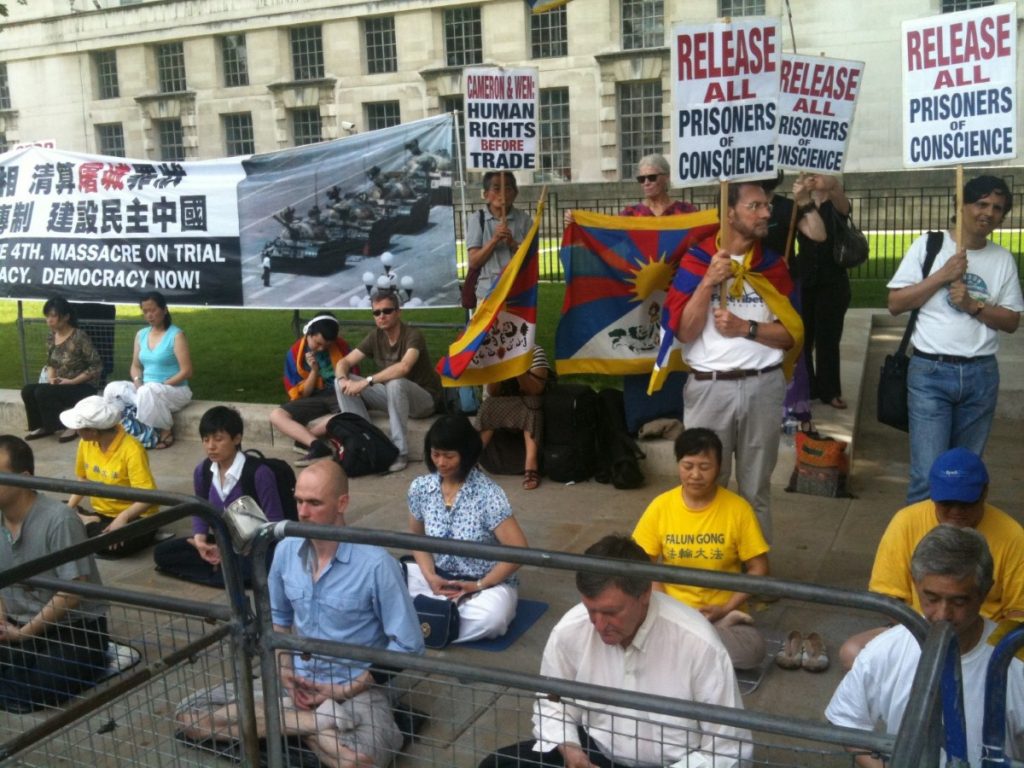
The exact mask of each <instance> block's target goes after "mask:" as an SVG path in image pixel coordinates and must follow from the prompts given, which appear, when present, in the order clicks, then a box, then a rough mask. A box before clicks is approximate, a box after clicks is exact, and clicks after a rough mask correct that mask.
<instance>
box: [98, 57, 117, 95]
mask: <svg viewBox="0 0 1024 768" xmlns="http://www.w3.org/2000/svg"><path fill="white" fill-rule="evenodd" d="M92 63H93V67H94V68H95V70H96V98H97V99H116V98H117V97H118V96H120V95H121V90H120V88H118V85H117V51H97V52H96V53H94V54H93V55H92Z"/></svg>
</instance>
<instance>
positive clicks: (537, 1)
mask: <svg viewBox="0 0 1024 768" xmlns="http://www.w3.org/2000/svg"><path fill="white" fill-rule="evenodd" d="M568 2H569V0H526V5H527V6H528V7H529V9H530V10H531V11H532V12H533V13H544V11H550V10H551V9H552V8H558V7H559V6H562V5H566V4H567V3H568Z"/></svg>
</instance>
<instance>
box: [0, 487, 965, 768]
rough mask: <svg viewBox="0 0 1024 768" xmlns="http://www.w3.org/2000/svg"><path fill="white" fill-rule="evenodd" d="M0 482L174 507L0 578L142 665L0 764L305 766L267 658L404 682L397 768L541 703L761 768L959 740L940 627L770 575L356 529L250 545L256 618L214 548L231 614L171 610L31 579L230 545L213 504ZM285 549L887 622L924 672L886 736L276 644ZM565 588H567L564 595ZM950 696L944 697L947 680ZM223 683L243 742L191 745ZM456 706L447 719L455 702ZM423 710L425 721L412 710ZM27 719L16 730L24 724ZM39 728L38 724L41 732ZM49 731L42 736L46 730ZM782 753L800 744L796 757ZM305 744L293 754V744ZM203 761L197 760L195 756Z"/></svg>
mask: <svg viewBox="0 0 1024 768" xmlns="http://www.w3.org/2000/svg"><path fill="white" fill-rule="evenodd" d="M0 484H6V485H16V486H20V487H31V488H37V489H42V490H50V491H55V492H60V493H84V494H87V495H95V494H102V495H107V496H111V497H115V498H120V499H127V500H133V501H136V500H138V501H147V502H151V503H158V504H163V505H173V506H171V508H170V509H166V510H163V511H161V512H159V513H157V514H156V515H154V516H152V517H150V518H146V519H144V520H141V521H137V522H135V523H132V525H130V526H126V527H125V528H123V529H121V530H119V531H117V532H115V533H112V534H107V535H105V536H102V537H97V538H96V539H92V540H90V541H87V542H84V543H82V544H80V545H76V546H73V547H69V548H67V549H65V550H62V551H60V552H55V553H51V554H49V555H47V556H45V557H43V558H39V559H37V560H35V561H33V562H31V563H26V564H24V565H22V566H19V567H17V568H9V569H7V570H4V571H0V588H3V587H6V586H9V585H11V584H14V583H20V582H24V581H25V580H26V579H37V581H36V583H37V584H38V585H40V586H42V585H47V586H50V587H51V588H52V587H54V586H56V585H60V588H61V589H63V590H64V591H68V592H72V593H76V594H81V595H85V596H88V597H91V598H92V599H101V600H104V601H105V602H107V603H108V605H109V615H110V617H111V636H112V638H115V639H116V641H117V643H118V644H123V645H125V646H127V647H128V648H129V649H130V650H129V651H128V654H129V656H131V655H132V654H131V651H132V650H134V651H136V652H138V654H139V656H140V662H142V661H144V662H145V663H144V664H142V665H141V666H140V667H139V669H138V670H133V669H131V668H128V669H125V670H120V669H119V670H117V671H115V673H114V674H113V675H112V676H111V679H110V680H108V681H105V682H103V683H101V684H100V685H99V686H97V687H96V688H93V689H91V690H89V691H87V692H86V693H84V694H82V695H81V696H80V697H78V698H76V699H75V700H74V701H73V702H72V703H71V705H70V706H68V707H66V708H62V709H53V710H52V711H48V712H43V713H31V714H30V715H14V714H10V713H0V739H2V740H3V742H2V743H0V760H15V761H16V763H15V764H23V765H69V766H78V765H81V766H92V767H93V768H95V767H96V766H106V765H193V764H197V765H199V764H206V763H205V762H203V760H205V759H207V757H208V755H207V752H206V751H204V750H211V749H212V750H216V751H217V752H218V753H226V754H229V755H233V756H234V757H235V759H240V760H242V761H243V762H244V763H245V764H247V765H257V764H260V763H261V762H266V763H267V764H269V765H272V766H283V765H303V764H305V763H304V762H303V761H304V760H305V759H306V756H304V754H303V751H302V750H301V749H296V748H295V746H296V745H292V746H291V747H289V746H288V744H287V743H284V742H282V741H281V740H280V739H279V738H278V736H279V735H280V719H279V715H280V707H279V699H278V692H279V685H278V674H277V672H278V668H277V657H276V651H277V650H279V649H284V650H290V651H294V652H298V653H313V654H320V655H324V654H326V655H330V656H334V657H338V658H342V659H356V660H365V661H369V662H370V663H372V664H376V665H382V666H388V667H395V666H397V667H399V668H403V669H404V672H403V673H402V675H400V676H399V682H397V683H395V684H394V687H393V689H391V690H389V691H388V694H389V695H390V697H391V699H392V700H395V699H396V698H397V699H399V700H400V703H399V704H398V706H397V708H396V720H397V717H398V714H399V713H402V712H404V713H406V714H407V715H408V716H409V717H408V718H407V721H408V722H411V721H414V720H415V719H416V718H417V717H419V718H420V719H422V720H423V721H425V722H424V724H423V726H422V727H421V728H419V729H416V728H413V727H412V726H411V725H407V726H406V728H405V730H406V732H407V735H410V736H411V735H412V732H413V731H418V735H417V736H416V738H415V740H414V741H413V743H412V745H411V746H409V745H406V748H405V749H404V750H403V751H402V753H401V755H396V760H395V761H394V762H395V763H396V764H398V765H403V766H404V765H417V766H419V765H430V766H453V765H458V766H462V765H465V766H473V765H476V763H477V762H479V760H481V759H482V758H483V757H485V756H486V754H487V753H488V752H489V751H491V750H492V749H494V747H496V746H498V745H500V744H503V743H509V742H513V741H516V740H518V739H520V738H523V737H524V736H526V735H528V720H529V710H530V708H531V707H532V703H533V701H534V700H535V698H536V696H537V695H544V696H558V697H567V698H570V699H572V700H582V701H585V702H591V704H588V706H594V705H596V706H618V707H628V708H632V709H638V710H640V711H641V712H647V713H651V714H652V715H654V714H657V715H671V716H676V717H685V718H691V719H695V720H699V721H704V722H717V723H722V724H725V725H733V726H737V727H740V728H746V729H749V730H750V731H751V732H752V733H753V734H754V740H753V743H752V746H753V754H754V760H755V763H754V764H755V765H850V764H851V763H850V759H851V758H850V756H849V755H848V754H847V753H846V752H845V747H846V746H852V747H854V748H857V749H863V750H866V751H869V752H871V753H877V754H880V755H883V756H886V757H887V758H888V759H889V761H890V762H891V764H892V765H899V766H925V765H934V764H935V761H936V760H937V759H938V749H939V745H940V743H941V741H942V727H943V726H942V723H943V718H942V717H941V716H940V709H939V707H940V704H942V705H943V706H944V708H945V712H946V719H945V722H946V726H945V727H946V730H947V731H951V732H952V733H953V734H954V735H955V734H956V733H959V734H960V736H961V737H962V721H961V722H959V724H958V723H957V721H958V720H959V717H958V716H957V712H962V704H959V685H958V684H957V683H958V681H959V665H958V664H957V662H956V658H957V657H956V655H955V652H954V650H953V649H954V647H955V636H954V633H953V631H952V628H951V627H950V626H949V625H947V624H939V625H936V626H934V627H931V628H929V627H928V625H927V622H925V620H924V619H923V618H922V617H921V616H919V615H918V614H915V613H914V612H913V611H912V610H911V609H910V608H908V607H907V606H905V605H903V604H902V603H899V602H898V601H895V600H892V599H890V598H886V597H883V596H880V595H874V594H871V593H867V592H857V591H853V590H841V589H834V588H826V587H820V586H816V585H812V584H804V583H799V582H792V581H784V580H778V579H772V578H768V577H750V576H744V575H737V574H720V573H713V572H709V571H701V570H693V569H683V568H675V567H672V566H664V565H655V564H646V563H627V562H623V561H618V560H609V559H604V558H594V557H588V556H583V555H573V554H567V553H563V552H554V551H547V550H537V549H525V548H513V547H503V546H495V545H486V544H477V543H470V542H461V541H453V540H446V539H434V538H428V537H421V536H414V535H411V534H407V533H394V532H389V531H380V530H370V529H361V528H348V527H343V528H328V527H323V526H317V525H310V524H303V523H295V522H286V523H278V524H275V525H269V526H266V527H264V529H263V530H262V531H261V532H260V534H259V535H258V536H257V538H256V542H255V546H254V551H253V555H252V556H253V557H254V559H255V562H254V567H253V573H254V579H255V586H254V593H253V594H254V597H255V606H252V605H251V604H250V602H249V598H248V597H247V596H246V595H245V594H244V593H243V592H242V591H241V589H240V586H239V584H240V582H239V578H238V575H239V563H238V557H237V556H236V555H235V554H234V553H233V552H231V550H230V549H229V548H228V547H224V551H223V554H224V559H223V565H224V569H225V580H226V582H227V584H228V588H227V598H228V600H227V603H228V604H227V606H226V607H218V606H217V605H216V603H214V604H211V603H196V602H195V601H189V600H183V599H180V598H177V597H160V596H158V595H153V594H147V593H145V592H140V591H133V590H119V589H112V588H110V587H102V586H88V585H84V584H82V583H81V582H52V581H44V580H40V579H39V577H38V574H40V573H41V572H43V571H44V570H46V569H47V568H50V567H52V566H54V565H56V564H57V563H60V562H67V561H70V560H73V559H77V558H79V557H82V556H84V555H85V554H87V553H89V552H95V551H97V550H98V549H100V548H101V547H104V546H106V545H108V544H110V543H112V542H114V541H123V540H125V539H127V538H131V537H132V536H135V535H143V534H145V533H146V532H148V531H150V530H152V529H153V528H155V527H158V526H160V525H164V524H167V523H169V522H172V521H175V520H178V519H181V518H182V517H185V516H187V515H190V514H199V515H201V516H203V517H204V518H205V519H207V520H208V521H209V522H210V524H211V525H212V526H213V527H214V530H215V531H216V533H217V535H218V539H219V540H221V541H225V542H226V541H228V540H229V535H228V533H227V530H226V527H225V524H224V522H223V519H222V517H221V515H220V513H218V512H216V511H215V510H213V509H212V508H211V507H209V506H208V505H207V504H205V503H202V502H199V501H197V500H196V499H194V498H192V497H188V496H184V495H180V494H170V493H163V492H159V491H138V490H133V489H125V488H113V487H111V486H106V485H101V486H97V485H95V484H92V483H82V482H77V481H67V480H58V479H50V478H35V477H29V476H25V475H12V474H3V473H0ZM286 536H299V537H305V538H318V539H328V540H336V541H351V542H357V543H365V544H375V545H379V546H383V547H388V548H391V549H399V550H403V551H408V550H411V549H419V550H424V551H429V552H435V553H451V554H458V555H466V556H475V557H483V558H486V559H490V560H503V561H513V562H518V563H521V564H524V565H528V566H533V567H537V568H544V569H553V570H555V571H558V572H564V571H570V572H571V571H577V570H584V571H592V572H599V573H612V574H629V575H642V576H646V577H649V578H651V579H652V580H659V581H668V582H685V583H692V584H695V585H698V586H709V587H716V588H721V589H728V590H740V591H744V592H750V591H756V592H758V593H760V594H765V595H778V596H784V597H787V598H789V599H794V600H802V601H808V602H812V603H818V604H828V605H836V606H843V607H849V608H856V609H860V610H869V611H873V612H878V613H882V614H884V615H886V616H888V617H890V618H891V619H893V620H895V621H900V622H902V623H904V624H906V625H907V626H908V627H909V628H910V629H911V630H912V631H913V632H914V633H915V635H916V636H917V637H918V638H919V639H921V640H923V641H924V647H923V652H922V659H921V663H920V665H919V668H918V672H917V676H916V678H915V683H914V686H913V690H912V693H911V700H910V702H909V704H908V707H907V713H906V715H905V716H904V720H903V723H902V725H901V727H900V729H899V732H898V733H897V734H896V735H895V736H888V735H884V734H878V733H871V732H863V731H854V730H849V729H842V728H835V727H833V726H830V725H827V724H824V723H822V722H820V721H818V720H804V719H800V718H796V717H793V716H791V715H786V714H782V713H764V712H754V711H746V710H738V709H730V708H723V707H712V706H709V705H706V704H702V703H700V702H691V701H683V700H676V699H671V698H665V697H659V696H649V695H645V694H642V693H634V692H629V691H623V690H616V689H610V688H603V687H599V686H591V685H585V684H582V683H575V682H572V681H566V680H555V679H550V678H543V677H540V676H538V675H536V674H533V670H532V669H531V670H522V669H515V670H510V669H501V668H496V666H495V665H486V666H485V665H480V664H474V663H469V662H467V661H466V660H465V659H464V658H460V657H459V654H458V650H457V649H451V650H450V651H446V652H444V653H442V654H430V655H428V656H424V657H410V656H408V655H406V654H396V653H391V652H388V651H383V650H377V649H372V648H364V647H357V646H349V645H344V644H340V643H335V642H331V641H328V640H320V639H312V638H302V637H297V636H294V635H291V634H282V633H279V632H276V631H274V628H273V621H272V616H271V613H270V609H269V597H268V593H267V586H266V585H267V580H266V553H267V548H268V546H269V545H270V543H271V542H272V541H274V540H279V539H281V538H284V537H286ZM567 588H568V589H572V587H569V586H568V585H567ZM253 655H255V656H256V657H257V658H258V660H259V677H260V679H261V681H262V687H263V691H264V697H263V700H262V703H263V708H262V709H261V710H260V711H256V709H255V708H254V707H255V699H254V696H255V692H254V686H253V685H252V682H253V680H254V675H253V669H252V666H251V661H250V660H251V658H252V656H253ZM944 677H945V678H946V680H947V683H946V689H945V696H944V697H940V691H941V690H942V681H943V678H944ZM225 682H229V683H232V685H233V686H234V692H235V694H234V695H235V697H236V700H237V705H238V707H239V715H238V723H239V728H240V731H239V736H241V740H240V741H239V742H236V743H231V744H216V743H204V744H202V745H199V746H201V747H203V749H196V750H193V749H191V748H190V746H191V745H188V743H187V741H186V739H185V736H187V733H186V732H185V730H184V726H185V724H186V721H185V720H184V718H183V714H182V711H183V710H182V707H183V706H184V705H185V704H183V703H187V702H190V701H191V694H193V693H194V692H196V691H201V690H204V689H207V688H216V687H217V686H222V685H223V683H225ZM456 701H457V702H458V704H459V706H457V707H452V706H451V705H450V704H451V702H456ZM420 707H426V711H417V710H419V708H420ZM26 717H27V718H28V719H27V720H26V719H23V718H26ZM37 718H41V719H42V722H39V721H38V720H37ZM48 718H50V719H49V721H48V722H47V719H48ZM257 718H259V719H260V721H261V725H262V728H263V729H264V730H265V733H266V734H267V737H268V738H267V740H266V743H265V745H264V746H262V747H261V746H258V745H257V743H256V733H257ZM787 740H795V741H797V742H798V743H797V744H796V745H793V744H792V743H791V742H787ZM299 746H301V745H299ZM204 755H206V756H207V757H203V756H204Z"/></svg>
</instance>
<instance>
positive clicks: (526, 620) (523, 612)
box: [454, 599, 548, 651]
mask: <svg viewBox="0 0 1024 768" xmlns="http://www.w3.org/2000/svg"><path fill="white" fill-rule="evenodd" d="M547 609H548V604H547V603H542V602H541V601H539V600H522V599H520V600H519V603H518V605H516V617H515V618H514V619H512V623H511V624H509V625H508V632H506V633H505V634H504V635H502V636H501V637H495V638H492V639H490V640H473V641H472V642H469V643H459V644H458V645H457V646H454V647H455V648H476V649H477V650H481V651H504V650H505V649H506V648H508V647H509V646H510V645H512V643H514V642H515V641H516V640H518V639H519V638H520V637H521V636H522V635H523V634H524V633H525V632H526V630H528V629H529V628H530V627H532V626H533V625H534V624H536V623H537V619H539V618H540V617H541V616H543V615H544V612H545V611H547Z"/></svg>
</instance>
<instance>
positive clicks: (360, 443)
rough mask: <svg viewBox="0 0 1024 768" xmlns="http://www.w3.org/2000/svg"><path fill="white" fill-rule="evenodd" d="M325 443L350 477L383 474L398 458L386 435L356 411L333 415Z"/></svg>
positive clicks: (394, 446) (328, 425)
mask: <svg viewBox="0 0 1024 768" xmlns="http://www.w3.org/2000/svg"><path fill="white" fill-rule="evenodd" d="M325 442H326V443H327V444H328V445H329V446H330V448H331V455H332V457H333V458H334V460H335V461H337V462H338V463H339V464H341V466H342V468H343V469H344V470H345V474H347V475H348V476H349V477H361V476H362V475H379V474H383V473H384V472H387V471H388V468H389V467H390V466H391V465H392V464H394V462H395V459H397V458H398V447H397V446H396V445H395V444H394V443H392V442H391V441H390V440H389V439H388V436H387V435H385V434H384V433H383V432H381V431H380V429H378V428H377V426H376V425H374V424H371V423H370V422H368V421H367V420H366V419H364V418H363V417H362V416H359V415H358V414H355V413H339V414H337V415H335V416H332V417H331V420H330V421H328V422H327V437H326V438H325Z"/></svg>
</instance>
